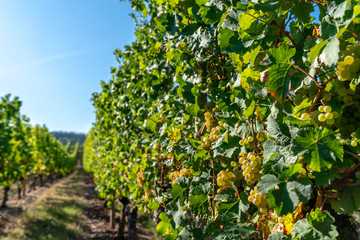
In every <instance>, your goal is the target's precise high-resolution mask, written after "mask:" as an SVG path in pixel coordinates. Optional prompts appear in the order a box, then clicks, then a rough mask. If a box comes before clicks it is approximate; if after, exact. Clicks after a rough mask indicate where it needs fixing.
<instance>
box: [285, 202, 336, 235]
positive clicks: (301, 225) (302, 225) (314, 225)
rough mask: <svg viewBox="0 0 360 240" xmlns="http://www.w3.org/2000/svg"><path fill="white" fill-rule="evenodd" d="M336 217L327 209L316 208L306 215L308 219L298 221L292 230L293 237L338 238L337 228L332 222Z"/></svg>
mask: <svg viewBox="0 0 360 240" xmlns="http://www.w3.org/2000/svg"><path fill="white" fill-rule="evenodd" d="M333 222H334V218H333V217H332V216H331V215H330V213H328V212H327V211H323V212H322V211H321V210H320V209H318V208H317V209H316V210H315V211H312V212H311V213H310V214H307V215H306V219H303V220H300V221H297V222H296V223H295V224H294V228H293V230H292V232H291V236H292V237H293V239H300V240H312V239H320V240H331V239H333V240H335V239H337V238H336V237H337V235H338V233H337V230H336V227H335V226H334V225H332V223H333Z"/></svg>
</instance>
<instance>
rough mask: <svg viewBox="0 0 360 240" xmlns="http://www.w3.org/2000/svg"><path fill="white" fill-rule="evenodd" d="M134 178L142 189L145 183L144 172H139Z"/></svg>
mask: <svg viewBox="0 0 360 240" xmlns="http://www.w3.org/2000/svg"><path fill="white" fill-rule="evenodd" d="M136 178H137V181H138V183H139V185H140V187H143V186H144V183H145V178H144V171H142V170H140V171H139V172H138V173H137V174H136Z"/></svg>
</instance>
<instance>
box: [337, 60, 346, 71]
mask: <svg viewBox="0 0 360 240" xmlns="http://www.w3.org/2000/svg"><path fill="white" fill-rule="evenodd" d="M345 66H346V63H345V62H343V61H340V62H338V65H337V68H338V70H344V69H345Z"/></svg>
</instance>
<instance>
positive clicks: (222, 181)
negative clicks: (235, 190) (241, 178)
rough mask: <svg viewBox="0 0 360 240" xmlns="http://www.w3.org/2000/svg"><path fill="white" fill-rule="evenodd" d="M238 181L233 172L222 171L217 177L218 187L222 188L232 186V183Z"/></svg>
mask: <svg viewBox="0 0 360 240" xmlns="http://www.w3.org/2000/svg"><path fill="white" fill-rule="evenodd" d="M235 179H236V177H235V175H234V173H233V172H226V171H224V170H222V171H220V172H219V174H218V175H217V185H218V186H219V187H220V188H224V187H227V186H230V183H232V182H234V181H235Z"/></svg>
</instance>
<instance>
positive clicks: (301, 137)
mask: <svg viewBox="0 0 360 240" xmlns="http://www.w3.org/2000/svg"><path fill="white" fill-rule="evenodd" d="M291 150H292V151H293V153H294V154H295V155H297V154H303V156H304V162H305V163H308V164H309V165H308V168H309V169H310V170H313V171H317V172H320V171H322V170H326V169H330V168H331V167H332V166H333V164H335V163H336V161H337V159H339V160H340V161H343V154H344V150H343V147H342V146H341V144H340V141H339V140H338V139H336V137H335V135H334V133H333V132H332V131H331V130H329V129H327V128H319V129H314V128H303V129H301V130H300V131H299V132H298V136H297V137H296V138H295V139H294V140H293V144H292V147H291Z"/></svg>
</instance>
